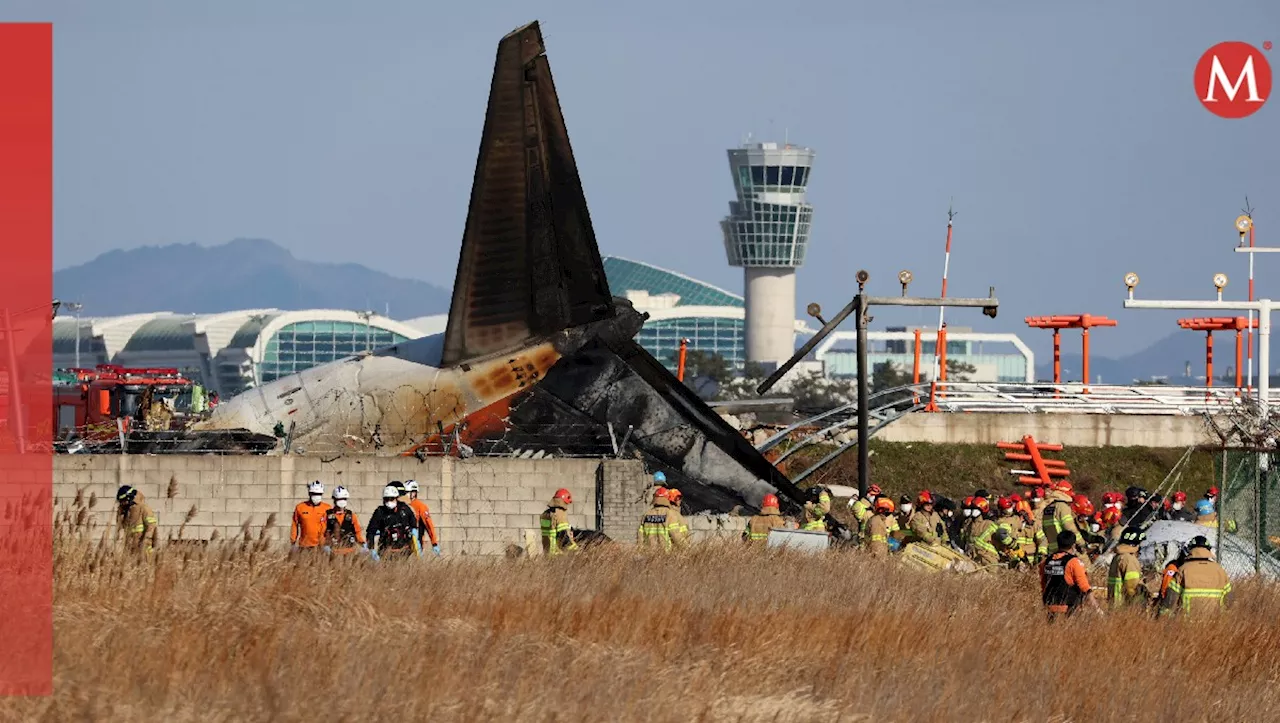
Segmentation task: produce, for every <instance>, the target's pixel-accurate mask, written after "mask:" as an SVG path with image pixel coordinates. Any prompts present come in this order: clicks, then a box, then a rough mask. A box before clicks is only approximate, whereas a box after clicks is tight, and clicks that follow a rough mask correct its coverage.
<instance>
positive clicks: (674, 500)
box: [667, 489, 684, 505]
mask: <svg viewBox="0 0 1280 723" xmlns="http://www.w3.org/2000/svg"><path fill="white" fill-rule="evenodd" d="M683 498H684V493H682V492H681V491H680V490H677V489H669V490H667V499H669V500H671V504H673V505H674V504H678V503H679V502H680V500H681V499H683Z"/></svg>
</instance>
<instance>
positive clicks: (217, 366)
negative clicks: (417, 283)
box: [53, 256, 1034, 398]
mask: <svg viewBox="0 0 1280 723" xmlns="http://www.w3.org/2000/svg"><path fill="white" fill-rule="evenodd" d="M603 261H604V267H605V274H606V276H607V277H608V279H609V286H610V288H612V289H613V292H614V293H615V294H617V295H620V296H626V297H627V298H628V299H629V300H630V301H631V302H632V303H633V304H634V305H635V307H636V310H637V311H642V312H647V313H648V314H649V320H648V321H647V322H646V323H645V325H644V328H643V329H641V330H640V334H639V336H638V337H637V340H638V341H639V342H640V344H641V345H642V346H643V347H644V348H645V349H646V350H647V351H648V352H649V353H650V354H653V355H654V356H655V357H656V358H657V359H658V360H660V361H661V362H662V363H663V364H664V365H665V366H666V367H667V368H668V369H671V370H672V371H675V369H676V363H677V362H676V359H677V354H678V351H679V348H680V340H681V339H688V340H689V348H690V349H692V350H697V351H703V352H708V353H712V354H717V355H720V356H721V357H723V358H724V359H725V360H726V361H728V362H729V364H730V366H731V367H732V368H734V369H738V370H741V369H742V368H743V365H744V363H745V361H746V356H747V354H746V352H747V349H746V333H745V332H746V305H745V303H744V300H743V297H742V296H739V295H737V294H734V293H731V292H729V291H725V290H724V289H721V288H718V287H716V286H713V285H711V284H708V283H706V282H703V281H699V280H697V279H694V278H692V277H689V276H686V275H684V274H681V273H678V272H675V271H670V270H667V269H663V268H660V267H658V266H654V265H652V264H648V263H644V262H641V261H633V260H630V259H624V258H619V257H616V256H606V257H605V258H604V259H603ZM447 321H448V315H447V314H435V315H432V316H423V317H418V318H414V319H405V320H396V319H390V318H387V317H385V316H383V315H381V314H375V313H371V312H367V311H353V310H346V309H306V310H301V311H284V310H280V309H247V310H243V311H230V312H224V313H217V314H176V313H172V312H154V313H148V314H132V315H128V316H115V317H100V318H93V317H80V318H76V317H73V316H59V317H58V318H57V319H55V321H54V326H53V364H54V367H55V368H59V369H63V368H70V367H74V366H80V367H92V366H94V365H97V364H107V363H111V364H119V365H122V366H128V367H153V368H154V367H172V368H177V369H179V370H180V371H182V372H183V374H184V375H186V376H188V377H189V378H191V379H193V380H195V381H196V382H197V383H199V384H202V385H203V386H205V387H206V388H208V389H211V390H214V391H217V393H218V394H219V395H220V396H222V397H223V398H228V397H231V396H233V395H235V394H239V393H240V392H242V391H244V390H245V389H249V388H251V387H254V386H258V385H261V384H266V383H268V382H271V381H273V380H275V379H278V378H279V377H282V376H287V375H289V374H293V373H295V372H298V371H301V370H303V369H307V368H310V367H313V366H317V365H319V364H324V363H326V362H330V361H334V360H336V359H342V358H344V357H348V356H351V355H353V354H358V353H360V352H363V351H365V350H373V349H377V348H380V347H384V346H389V345H391V344H395V343H398V342H402V341H406V340H408V339H414V338H418V337H422V336H430V335H432V334H440V333H443V332H444V330H445V326H446V324H447ZM77 326H78V327H79V334H78V335H77V332H76V329H77ZM794 329H795V343H796V344H799V343H803V341H804V340H805V339H807V338H808V336H810V335H812V334H813V333H814V331H815V330H814V329H812V328H810V327H809V326H808V325H807V324H805V323H804V322H803V321H799V320H797V321H796V322H795V324H794ZM957 331H959V330H957ZM77 336H78V340H77ZM874 336H876V333H875V332H873V337H874ZM1009 336H1012V335H1009ZM926 338H927V337H926ZM1014 338H1015V339H1016V337H1014ZM990 341H995V340H994V339H990ZM1015 346H1017V347H1018V349H1017V350H1015V352H1014V353H1010V354H1004V353H994V354H993V353H991V352H990V351H987V350H983V349H982V348H981V346H980V345H979V346H973V345H971V344H969V343H966V342H964V341H961V340H960V339H955V338H954V337H953V341H952V342H951V343H949V344H948V353H949V355H950V356H951V358H955V359H958V360H965V359H966V357H968V356H970V355H973V356H974V357H978V358H974V359H972V361H973V362H974V365H975V366H976V367H977V368H978V370H979V373H978V374H976V375H974V381H1013V380H1018V381H1021V380H1022V379H1024V378H1025V379H1028V380H1030V379H1031V378H1032V377H1031V376H1030V374H1029V371H1030V370H1031V369H1032V368H1033V366H1034V365H1033V364H1032V359H1031V357H1030V353H1029V352H1026V353H1025V354H1024V353H1023V350H1024V349H1025V346H1024V345H1021V344H1020V343H1018V344H1015ZM793 348H794V346H793ZM822 351H823V352H824V354H820V355H819V356H818V361H819V362H821V363H822V367H823V368H825V371H826V373H827V374H828V375H830V376H836V377H848V376H849V375H851V374H852V373H853V371H852V368H853V367H852V365H853V359H852V355H851V354H850V353H849V352H847V351H845V350H843V349H840V348H834V347H833V348H830V350H829V352H828V350H826V349H824V350H822ZM910 353H911V350H909V349H906V348H903V345H902V343H901V342H899V343H897V344H896V345H894V344H892V343H890V344H887V345H885V346H884V347H882V348H877V349H874V350H873V351H872V354H871V362H872V364H873V365H874V364H876V363H878V362H880V361H894V362H897V363H898V364H899V365H900V367H901V366H905V368H906V369H907V370H908V371H909V370H910V366H909V364H910V362H909V359H910V356H911V354H910ZM925 354H927V355H930V356H931V355H932V348H931V347H929V348H927V349H926V350H925ZM881 357H883V359H882V358H881ZM77 359H78V364H77Z"/></svg>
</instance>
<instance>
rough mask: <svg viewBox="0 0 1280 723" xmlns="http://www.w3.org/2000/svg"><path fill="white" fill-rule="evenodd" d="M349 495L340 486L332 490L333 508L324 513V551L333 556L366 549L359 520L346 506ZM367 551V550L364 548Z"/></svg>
mask: <svg viewBox="0 0 1280 723" xmlns="http://www.w3.org/2000/svg"><path fill="white" fill-rule="evenodd" d="M350 500H351V493H350V492H348V491H347V488H346V487H343V486H341V485H339V486H337V487H334V488H333V506H332V507H330V508H329V509H327V510H325V513H324V550H325V552H329V553H333V554H335V555H349V554H351V553H352V552H354V551H355V550H356V549H357V548H366V546H365V541H364V531H363V530H361V529H360V520H359V519H358V518H357V517H356V513H354V512H352V511H351V510H350V509H349V508H348V507H347V505H348V504H349V503H350ZM366 549H367V548H366Z"/></svg>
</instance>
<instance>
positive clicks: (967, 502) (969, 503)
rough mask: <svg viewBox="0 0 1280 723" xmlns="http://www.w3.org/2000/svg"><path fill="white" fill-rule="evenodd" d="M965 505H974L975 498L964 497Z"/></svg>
mask: <svg viewBox="0 0 1280 723" xmlns="http://www.w3.org/2000/svg"><path fill="white" fill-rule="evenodd" d="M964 506H965V507H973V498H972V497H966V498H964Z"/></svg>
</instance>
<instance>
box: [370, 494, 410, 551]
mask: <svg viewBox="0 0 1280 723" xmlns="http://www.w3.org/2000/svg"><path fill="white" fill-rule="evenodd" d="M400 497H401V488H400V487H396V486H395V485H394V484H389V485H387V486H386V487H383V488H382V504H381V505H379V507H378V509H376V510H374V511H373V514H372V515H370V516H369V526H368V528H367V534H368V537H369V556H370V557H372V558H373V559H374V560H381V559H382V558H384V557H385V558H387V559H408V558H411V557H416V556H418V555H421V554H422V547H421V545H420V543H419V540H418V516H417V515H416V514H414V512H413V508H412V507H410V506H409V505H407V504H402V503H401V502H400Z"/></svg>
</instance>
